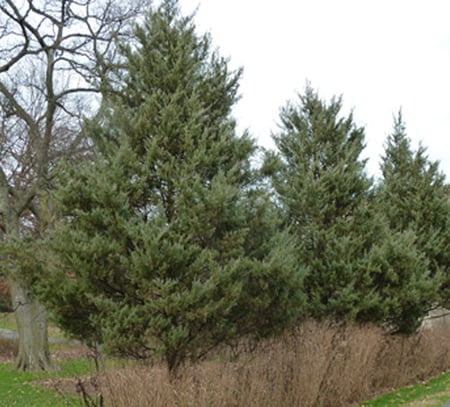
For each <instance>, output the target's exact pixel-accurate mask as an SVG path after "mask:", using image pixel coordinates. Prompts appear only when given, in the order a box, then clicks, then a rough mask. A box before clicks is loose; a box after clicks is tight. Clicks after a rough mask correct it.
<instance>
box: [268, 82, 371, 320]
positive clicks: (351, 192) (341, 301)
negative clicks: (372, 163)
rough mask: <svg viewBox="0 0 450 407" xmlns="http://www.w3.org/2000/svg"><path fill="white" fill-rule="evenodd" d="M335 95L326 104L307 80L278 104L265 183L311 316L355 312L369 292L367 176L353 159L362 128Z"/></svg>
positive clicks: (360, 144)
mask: <svg viewBox="0 0 450 407" xmlns="http://www.w3.org/2000/svg"><path fill="white" fill-rule="evenodd" d="M341 108H342V100H341V98H333V99H332V100H331V102H330V103H329V104H326V103H325V102H323V101H322V100H321V99H320V98H319V96H318V95H317V94H316V93H315V92H314V91H313V90H312V89H311V88H310V87H307V88H306V91H305V93H304V95H300V101H299V105H294V104H288V105H287V106H286V107H285V108H284V109H283V110H282V112H281V130H280V132H279V133H278V134H277V135H275V136H274V140H275V143H276V145H277V147H278V149H279V158H278V166H275V168H276V170H275V171H274V173H273V184H274V187H275V189H276V191H277V193H278V197H279V200H280V202H281V203H282V205H283V207H284V209H285V211H286V216H287V219H288V222H289V223H292V225H293V230H294V231H295V232H296V234H297V237H298V242H299V243H298V244H299V253H298V261H299V262H301V263H302V264H304V265H306V266H307V267H308V270H309V274H308V275H307V277H306V279H305V289H306V292H307V294H308V296H309V302H308V303H309V306H310V308H309V312H310V314H311V315H312V316H314V317H325V316H334V317H350V318H358V315H359V314H360V313H361V312H362V310H363V309H364V308H367V307H370V304H371V303H372V302H373V301H375V300H376V295H371V294H370V290H369V288H370V276H369V275H368V271H367V256H366V253H367V252H368V251H369V250H370V248H371V246H372V244H373V242H374V239H376V237H377V236H378V233H379V231H378V229H377V228H378V227H379V225H378V223H377V219H376V217H375V216H374V215H373V213H372V212H371V209H370V208H369V205H368V197H369V191H370V187H371V180H370V179H369V178H368V177H367V176H366V173H365V161H363V160H361V159H360V154H361V152H362V151H363V148H364V130H363V129H362V128H360V127H357V126H356V125H355V123H354V121H353V117H352V115H349V116H348V117H346V118H344V117H340V112H341Z"/></svg>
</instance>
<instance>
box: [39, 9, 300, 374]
mask: <svg viewBox="0 0 450 407" xmlns="http://www.w3.org/2000/svg"><path fill="white" fill-rule="evenodd" d="M135 36H136V40H137V46H123V48H122V50H123V57H124V67H123V70H122V71H120V72H117V78H116V80H117V81H116V82H115V85H114V86H111V88H110V89H109V90H108V91H107V92H106V94H105V100H104V106H103V109H102V115H101V116H100V117H98V119H97V120H96V122H95V123H91V124H90V125H89V126H88V131H89V132H90V133H91V134H92V136H93V139H94V140H95V143H96V146H97V151H98V154H97V158H96V159H95V161H94V162H86V163H83V165H80V166H72V167H68V168H67V169H66V171H64V174H63V176H62V177H61V180H60V185H61V187H60V188H59V190H58V191H57V193H56V194H55V196H54V200H55V205H56V206H57V207H58V208H59V210H60V215H61V217H62V221H61V222H59V224H58V225H57V227H56V229H55V231H54V232H53V234H52V235H51V236H50V237H49V246H50V248H51V251H52V253H53V257H51V259H50V260H51V262H52V263H53V264H52V267H51V271H50V272H49V273H48V275H46V276H45V278H43V279H42V283H41V287H40V294H41V296H42V298H43V299H44V300H45V302H46V304H47V305H48V307H49V308H50V309H51V310H52V312H53V314H54V316H55V318H56V320H57V322H58V323H59V324H60V325H61V326H62V327H63V328H65V329H66V330H67V331H68V332H70V333H72V334H73V335H74V336H76V337H79V338H82V339H84V340H89V341H91V342H99V343H103V344H104V345H105V349H108V350H109V351H111V352H115V353H120V354H126V355H131V356H135V357H139V358H149V357H154V356H161V357H162V358H163V360H165V362H166V363H167V365H168V367H169V369H170V370H171V371H172V372H175V371H176V369H177V368H178V367H179V366H180V365H181V364H182V363H183V362H184V361H185V360H186V359H192V360H197V359H199V358H201V357H202V356H203V355H205V354H206V353H207V352H208V351H209V350H210V349H212V348H214V347H215V346H217V345H219V344H222V343H224V342H228V341H231V340H233V339H235V338H237V337H242V336H247V337H253V338H260V337H265V336H269V335H273V334H275V333H278V332H280V331H281V330H282V329H283V328H284V327H286V326H287V325H288V324H289V323H291V322H292V321H293V320H295V319H297V318H298V317H299V315H300V313H301V311H302V307H303V297H302V289H301V287H302V278H303V272H302V269H301V268H300V267H299V266H298V264H297V263H296V261H295V255H294V254H295V247H294V241H293V239H292V238H291V237H289V235H288V234H287V233H286V232H281V233H280V232H278V231H277V230H278V227H277V225H276V220H275V217H274V215H273V213H272V209H271V206H270V200H269V197H268V196H267V193H266V192H265V191H264V189H263V188H262V187H258V183H257V179H256V174H255V173H254V171H253V170H252V169H251V167H250V158H251V156H252V154H253V152H254V151H255V146H254V143H253V141H252V140H251V139H250V138H249V137H248V136H247V135H244V136H242V137H238V136H237V135H236V130H235V122H234V120H233V119H232V118H231V116H230V112H231V108H232V106H233V104H234V103H235V102H236V99H237V89H238V80H239V76H240V71H238V72H230V71H229V70H228V68H227V63H226V60H224V59H223V58H221V57H219V56H218V54H217V53H215V52H211V44H210V39H209V37H208V36H197V35H196V34H195V27H194V24H193V22H192V17H183V16H181V15H180V13H179V9H178V5H177V1H174V0H167V1H164V2H163V3H162V5H161V6H160V7H159V8H157V9H155V10H151V11H150V12H149V14H148V16H147V18H146V20H145V22H144V23H143V24H142V26H139V27H137V28H136V31H135Z"/></svg>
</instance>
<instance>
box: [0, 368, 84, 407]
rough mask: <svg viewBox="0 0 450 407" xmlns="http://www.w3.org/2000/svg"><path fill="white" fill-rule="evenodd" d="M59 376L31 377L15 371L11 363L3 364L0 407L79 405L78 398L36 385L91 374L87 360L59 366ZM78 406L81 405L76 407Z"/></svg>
mask: <svg viewBox="0 0 450 407" xmlns="http://www.w3.org/2000/svg"><path fill="white" fill-rule="evenodd" d="M59 364H60V366H61V370H60V371H58V372H48V373H32V372H17V371H14V370H12V365H11V364H9V363H5V364H0V395H1V399H0V406H1V407H10V406H19V407H28V406H29V407H61V406H65V405H67V406H74V405H80V404H79V402H78V399H77V395H76V394H73V395H62V394H59V393H58V392H57V391H56V390H50V389H47V388H45V387H43V386H40V385H36V384H33V382H36V381H39V380H45V379H50V378H65V377H72V376H81V375H84V374H87V373H89V372H90V371H91V366H90V364H89V362H88V361H87V360H86V359H72V360H67V361H63V362H60V363H59ZM77 403H78V404H77Z"/></svg>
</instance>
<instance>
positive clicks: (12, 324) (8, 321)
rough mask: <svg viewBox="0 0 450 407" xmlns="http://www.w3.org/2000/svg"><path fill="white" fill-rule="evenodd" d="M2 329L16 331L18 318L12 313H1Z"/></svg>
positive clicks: (0, 323) (0, 322)
mask: <svg viewBox="0 0 450 407" xmlns="http://www.w3.org/2000/svg"><path fill="white" fill-rule="evenodd" d="M0 328H2V329H10V330H12V331H15V330H16V329H17V325H16V318H15V317H14V313H12V312H1V313H0Z"/></svg>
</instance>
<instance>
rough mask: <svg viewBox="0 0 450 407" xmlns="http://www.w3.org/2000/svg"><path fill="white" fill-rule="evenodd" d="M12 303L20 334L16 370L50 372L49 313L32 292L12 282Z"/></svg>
mask: <svg viewBox="0 0 450 407" xmlns="http://www.w3.org/2000/svg"><path fill="white" fill-rule="evenodd" d="M11 296H12V303H13V307H14V310H15V315H16V322H17V330H18V333H19V353H18V355H17V360H16V366H15V367H16V369H18V370H22V371H25V370H30V371H48V370H51V369H52V363H51V360H50V353H49V349H48V337H47V313H46V310H45V308H44V307H43V306H42V305H41V304H40V303H39V302H38V301H37V299H36V298H34V297H33V295H32V294H31V292H30V290H29V289H27V288H25V287H24V286H23V285H22V284H20V283H18V282H17V281H12V282H11Z"/></svg>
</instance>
